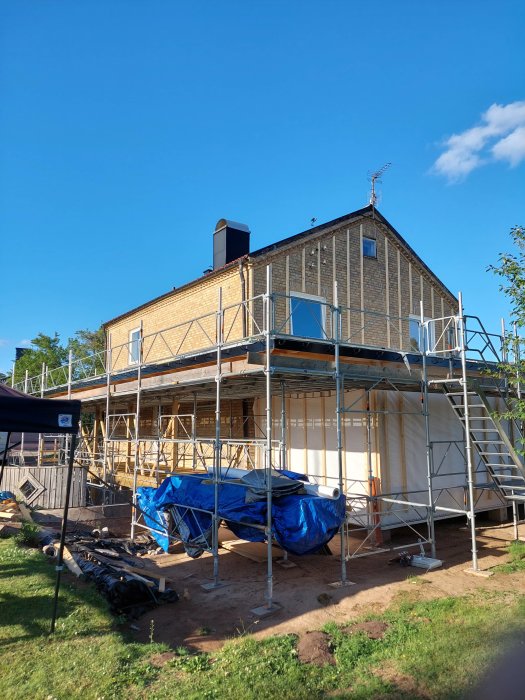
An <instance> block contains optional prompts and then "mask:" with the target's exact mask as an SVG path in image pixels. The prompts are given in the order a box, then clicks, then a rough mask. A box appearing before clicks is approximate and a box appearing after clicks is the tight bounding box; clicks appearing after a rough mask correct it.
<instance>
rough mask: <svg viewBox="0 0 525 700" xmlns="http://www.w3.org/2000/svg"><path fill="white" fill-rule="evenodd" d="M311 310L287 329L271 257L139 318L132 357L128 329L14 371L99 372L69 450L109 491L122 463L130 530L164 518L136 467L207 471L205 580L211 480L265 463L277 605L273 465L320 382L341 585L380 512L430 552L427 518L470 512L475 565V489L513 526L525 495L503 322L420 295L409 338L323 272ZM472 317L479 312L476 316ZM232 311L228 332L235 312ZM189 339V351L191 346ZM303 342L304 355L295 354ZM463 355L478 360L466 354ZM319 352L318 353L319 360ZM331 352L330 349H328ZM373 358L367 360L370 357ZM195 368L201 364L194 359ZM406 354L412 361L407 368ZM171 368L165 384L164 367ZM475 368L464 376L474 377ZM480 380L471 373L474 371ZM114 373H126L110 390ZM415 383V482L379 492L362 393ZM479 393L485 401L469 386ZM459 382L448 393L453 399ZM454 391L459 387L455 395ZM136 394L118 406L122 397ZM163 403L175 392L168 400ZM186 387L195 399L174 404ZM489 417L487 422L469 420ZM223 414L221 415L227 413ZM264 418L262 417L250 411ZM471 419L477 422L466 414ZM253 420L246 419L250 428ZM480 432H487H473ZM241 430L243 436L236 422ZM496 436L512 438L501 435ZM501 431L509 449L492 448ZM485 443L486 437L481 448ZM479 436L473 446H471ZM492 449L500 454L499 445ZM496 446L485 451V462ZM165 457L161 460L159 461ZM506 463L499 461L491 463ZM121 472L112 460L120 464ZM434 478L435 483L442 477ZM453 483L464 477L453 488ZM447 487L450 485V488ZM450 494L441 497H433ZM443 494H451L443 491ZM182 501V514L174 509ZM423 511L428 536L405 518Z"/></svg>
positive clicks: (269, 599) (286, 302)
mask: <svg viewBox="0 0 525 700" xmlns="http://www.w3.org/2000/svg"><path fill="white" fill-rule="evenodd" d="M322 306H323V309H322V313H321V314H320V315H319V316H315V318H314V319H313V320H314V327H315V324H317V327H315V331H314V333H313V334H312V335H311V336H310V337H308V336H307V337H304V336H303V337H300V338H298V336H297V335H294V333H293V332H292V318H291V317H292V304H291V297H290V296H289V295H283V294H281V293H275V292H273V290H272V269H271V265H269V266H268V267H267V268H266V289H265V292H264V294H261V295H258V296H255V297H253V298H251V299H248V300H244V301H242V302H240V303H237V304H233V305H231V306H224V305H223V297H222V290H219V293H218V299H217V308H216V311H215V312H213V313H212V314H206V315H203V316H200V317H198V318H194V319H191V320H190V321H187V322H184V323H180V324H176V325H174V326H171V327H170V328H167V329H162V330H160V331H157V332H155V333H152V334H149V335H145V334H144V332H143V327H142V324H141V326H140V329H139V330H140V334H139V340H138V357H137V359H136V362H135V363H134V365H133V366H132V367H130V364H129V357H130V354H131V341H130V342H128V343H124V344H121V345H120V346H115V347H111V346H110V347H108V349H107V352H106V354H105V356H104V357H102V356H101V355H100V354H99V355H97V356H93V357H92V358H86V359H84V360H82V361H76V362H73V361H72V359H71V357H70V359H69V365H68V366H67V367H62V368H59V369H58V370H52V371H47V370H46V368H45V367H44V368H43V369H42V373H41V375H40V377H37V378H31V379H30V378H28V377H26V378H25V387H26V388H27V389H28V391H29V393H36V394H40V395H52V394H57V393H60V392H64V391H67V393H68V395H69V396H71V393H72V389H73V388H75V389H84V390H90V389H92V388H93V387H101V386H102V387H104V386H105V392H103V393H102V394H101V393H99V394H96V395H95V397H94V398H91V397H89V398H87V399H86V405H89V401H98V402H99V403H100V402H101V400H103V401H104V404H105V411H104V418H103V425H101V432H100V433H98V434H95V433H96V425H95V427H94V428H93V429H92V430H91V429H90V430H88V429H87V428H86V429H85V430H84V428H83V438H84V439H83V440H81V444H80V446H79V448H78V452H77V458H78V461H79V462H80V463H82V464H85V465H90V466H91V468H92V469H94V471H96V473H97V474H98V476H99V477H100V480H101V483H102V485H103V489H102V490H103V492H104V493H105V498H107V497H108V495H109V492H107V491H106V489H105V485H107V484H110V485H111V484H114V483H116V480H117V478H118V477H119V470H122V469H123V474H124V476H126V477H128V478H129V484H128V485H129V486H130V487H131V490H132V500H133V515H132V524H131V536H132V537H135V536H136V533H137V529H139V528H140V529H146V530H150V531H152V532H161V531H164V529H165V527H166V523H158V528H157V527H156V526H155V525H153V526H152V525H151V524H149V525H148V524H147V523H146V521H145V519H144V517H143V516H144V514H143V513H142V512H141V511H140V508H139V507H138V503H137V488H138V486H139V481H142V482H144V480H149V481H148V483H150V484H155V485H157V486H158V485H159V483H160V482H161V480H162V479H163V478H164V477H166V476H170V475H171V474H173V473H175V472H176V471H178V470H180V469H182V470H185V471H187V472H190V473H201V474H202V472H203V471H205V472H208V473H209V475H210V479H211V485H212V486H213V493H214V507H213V509H211V510H208V511H202V512H206V514H207V515H209V516H210V517H211V531H210V532H204V531H202V532H201V533H200V537H199V540H200V543H199V545H200V546H202V547H203V548H204V549H205V550H206V551H209V552H210V553H211V554H212V558H213V581H212V583H211V584H210V585H209V586H208V587H209V588H216V587H218V586H220V585H222V582H221V580H220V575H219V528H220V525H221V519H220V516H219V509H218V505H219V493H220V489H221V486H222V484H224V483H225V477H226V476H227V475H228V472H229V470H231V469H235V468H237V467H239V466H244V467H246V468H248V469H250V468H255V467H258V468H262V469H263V470H264V475H265V476H264V486H265V491H266V504H267V511H266V512H267V521H266V524H265V526H264V528H263V531H264V535H265V539H266V542H267V571H266V601H265V606H266V609H267V610H268V611H270V610H272V609H273V608H274V600H273V569H272V566H273V564H272V544H273V542H272V539H273V538H272V527H273V521H272V504H273V496H272V478H271V477H272V471H273V470H282V469H288V468H289V466H290V465H289V464H288V458H287V455H288V445H287V423H288V416H287V409H286V398H287V397H290V396H294V395H301V394H303V395H305V394H306V393H311V394H319V393H322V392H327V393H328V394H329V395H330V396H332V395H334V396H335V431H336V454H337V475H336V476H330V477H328V476H326V477H325V478H326V480H327V481H330V480H332V481H335V482H336V486H337V488H338V489H339V492H340V493H344V494H345V495H346V503H347V513H346V517H345V520H344V522H343V524H342V526H341V531H340V543H341V552H340V554H341V557H340V559H341V569H340V580H339V582H338V583H339V585H342V586H344V585H348V584H349V581H348V578H347V563H348V562H349V561H350V560H353V559H356V558H358V557H361V556H366V555H368V554H373V553H376V552H384V551H391V550H392V549H395V547H394V548H392V547H390V546H387V545H385V543H384V542H383V538H382V532H383V531H384V529H385V527H386V528H388V527H394V526H399V525H402V526H405V527H407V528H408V529H409V530H410V531H411V532H412V533H413V534H414V537H415V540H414V542H410V543H408V544H406V543H405V544H403V548H404V549H405V548H407V547H410V546H421V544H423V545H427V546H428V547H429V548H430V551H431V555H432V557H435V556H436V535H435V521H436V519H437V518H439V517H443V516H457V515H462V516H466V518H467V520H468V521H469V523H470V529H471V542H472V570H474V571H478V570H479V565H478V558H477V546H476V524H475V518H476V505H477V504H478V502H479V499H480V496H481V494H482V492H484V491H486V490H491V491H493V492H495V493H496V494H497V497H498V500H497V503H498V504H499V505H501V506H507V505H508V504H511V505H512V509H513V522H514V529H515V534H516V537H517V536H518V525H519V517H518V516H519V511H518V507H517V505H518V503H519V502H520V501H525V471H524V468H523V464H522V462H521V459H520V458H519V457H518V455H517V453H516V452H515V450H514V448H513V445H514V444H516V441H517V440H519V439H521V433H520V432H519V429H518V426H516V425H504V424H503V423H502V422H495V418H494V411H493V410H492V408H491V404H490V400H491V397H492V398H493V397H497V398H498V399H501V400H503V401H508V400H509V388H508V386H507V385H506V384H505V382H504V381H503V380H501V379H500V378H499V377H497V376H496V375H495V374H494V372H495V370H496V369H497V365H498V363H499V362H500V361H501V359H508V357H507V356H505V355H504V353H505V348H506V346H507V342H506V336H505V332H504V329H503V332H502V335H501V336H495V335H491V334H488V333H487V332H486V331H485V329H484V328H483V326H482V325H481V324H480V323H479V322H478V320H477V319H475V317H467V316H465V315H464V312H463V303H462V298H461V295H460V296H459V310H458V313H457V314H455V315H452V316H449V317H443V318H435V319H430V320H429V319H425V317H424V313H423V305H422V304H421V314H420V320H419V324H418V325H419V334H420V337H419V340H418V342H417V343H416V345H414V340H413V339H411V338H410V324H411V321H412V319H409V318H401V317H393V316H388V315H385V314H380V313H377V312H370V311H366V310H364V309H354V308H351V307H344V306H342V305H340V302H339V298H338V289H337V283H334V290H333V303H332V304H329V303H325V304H322ZM476 324H478V325H477V326H476ZM239 325H242V333H241V334H240V335H239V333H238V327H239ZM369 325H372V326H373V327H374V328H375V329H377V328H379V329H380V331H379V332H380V334H382V336H383V337H384V339H385V342H386V345H385V346H382V345H380V344H377V345H375V344H370V342H368V343H366V342H365V340H366V338H367V334H366V331H367V328H368V326H369ZM298 342H299V347H300V348H302V349H303V350H304V352H303V355H302V356H301V357H302V359H301V360H297V359H294V357H293V353H292V355H291V356H290V355H288V356H287V355H286V351H287V350H289V349H290V348H292V350H293V351H295V350H296V349H297V347H298V346H297V343H298ZM196 348H198V350H196ZM309 353H311V356H312V357H311V359H310V358H309V357H306V359H304V357H305V356H307V355H308V354H309ZM240 355H243V356H244V355H245V356H246V357H247V358H248V359H247V360H246V362H245V363H244V364H243V365H242V366H241V367H240V368H237V369H235V368H234V363H233V361H232V358H235V357H239V356H240ZM472 355H474V356H475V357H474V359H472ZM320 357H321V359H319V358H320ZM325 357H327V358H328V359H323V358H325ZM370 358H373V359H374V362H368V360H370ZM193 365H198V366H199V367H201V369H200V371H199V374H198V376H197V375H196V374H195V372H193V373H192V366H193ZM416 369H417V372H416V371H415V370H416ZM170 371H171V372H174V371H177V372H179V375H178V376H180V377H181V379H179V381H177V382H176V383H169V382H165V383H163V381H161V380H160V379H159V377H163V376H164V375H166V374H168V373H169V372H170ZM473 378H474V379H473ZM473 382H475V385H474V384H473ZM116 385H123V386H125V387H128V388H126V389H124V390H119V391H118V393H117V392H115V391H113V389H115V387H116ZM349 389H357V390H359V391H360V392H361V394H360V397H361V398H360V399H359V400H357V399H355V398H354V400H353V401H351V402H350V403H347V399H348V391H349ZM168 391H169V392H171V394H170V396H172V395H173V396H176V397H177V402H176V403H177V404H178V406H177V410H169V412H165V408H164V404H163V401H162V397H163V392H168ZM378 391H391V392H399V394H400V395H402V394H403V393H405V392H417V393H418V394H419V395H420V397H421V401H420V407H419V410H417V411H415V410H408V409H405V408H403V406H401V407H400V408H399V411H398V413H399V414H400V415H415V416H417V418H418V420H420V424H421V430H422V431H424V435H425V445H426V454H425V459H424V462H425V472H426V488H425V489H422V490H418V491H415V490H411V489H410V488H408V486H407V488H406V489H396V490H392V491H391V492H384V491H383V490H382V488H381V484H380V482H379V479H378V477H377V476H375V475H374V471H373V467H372V441H371V433H372V425H373V422H374V421H377V420H378V419H379V417H380V416H382V415H385V414H389V415H391V414H392V413H395V411H392V410H388V409H386V408H378V407H377V406H373V405H372V400H371V397H372V396H373V394H374V392H378ZM434 393H442V394H445V396H446V397H447V399H448V401H449V403H451V406H452V410H453V411H454V413H455V414H456V416H457V417H458V418H459V419H460V422H461V424H462V428H463V432H464V440H463V441H459V440H452V439H451V440H433V439H432V429H431V411H430V407H429V403H430V402H429V397H430V395H431V394H434ZM480 395H483V396H485V397H489V398H488V399H487V400H486V402H485V403H484V408H483V411H484V413H483V415H481V414H480V411H481V410H482V409H481V408H480V407H478V406H474V404H473V403H472V400H471V397H472V396H477V397H479V396H480ZM254 397H258V399H260V400H261V402H263V404H264V414H263V415H262V416H255V415H254V414H253V411H252V413H251V415H244V414H243V415H242V416H241V417H240V420H239V421H238V428H239V430H240V429H241V428H242V431H241V430H240V432H242V433H243V434H241V435H233V434H232V429H231V426H232V415H231V406H232V401H234V400H241V401H244V400H248V399H253V398H254ZM274 397H276V398H277V399H278V400H280V411H279V412H278V415H277V416H274V415H273V413H274V412H273V403H274V402H273V399H274ZM455 397H457V399H456V398H455ZM460 399H461V400H460ZM227 400H229V401H230V416H229V418H230V422H229V425H230V431H229V434H228V436H225V435H224V432H223V429H222V424H223V419H224V415H223V413H224V403H225V401H227ZM145 401H148V402H149V405H150V407H151V406H153V405H154V403H155V401H156V411H157V415H156V419H155V421H154V425H155V429H154V430H153V431H151V434H150V435H145V434H144V432H143V431H142V429H141V419H142V415H143V404H144V402H145ZM126 402H127V404H128V406H129V405H131V404H133V407H132V409H128V408H126V407H125V406H124V404H126ZM173 402H175V401H174V400H173ZM183 402H186V405H190V411H189V412H188V411H185V412H179V411H178V408H179V407H180V405H181V404H182V403H183ZM203 402H207V403H206V405H207V409H208V410H209V411H210V414H211V413H213V417H211V415H210V420H209V422H208V423H209V424H208V433H207V434H206V435H202V434H199V432H198V426H199V421H198V414H199V407H201V408H202V406H203ZM352 414H359V415H360V416H361V417H364V421H365V425H366V435H367V440H366V460H367V469H368V475H367V478H366V480H356V479H350V478H348V475H347V474H346V473H345V470H344V450H345V446H344V439H343V438H344V421H345V420H346V419H347V417H349V416H351V415H352ZM487 414H488V418H491V419H492V424H491V425H490V426H489V428H486V427H484V428H480V427H479V422H480V421H481V420H482V419H484V420H487ZM226 418H228V416H226ZM261 418H262V421H261V420H260V419H261ZM476 421H478V424H476ZM248 424H249V428H250V429H249V430H248V431H245V428H246V426H247V425H248ZM480 431H486V435H487V438H486V439H485V440H484V438H483V437H482V433H481V432H480ZM244 432H250V433H251V435H249V436H244ZM503 435H506V436H507V437H506V438H505V437H503V438H502V436H503ZM499 443H504V446H505V448H506V450H507V452H506V453H505V454H504V453H503V452H501V448H500V452H498V453H495V452H494V448H495V446H496V445H498V444H499ZM482 445H485V449H481V448H482ZM474 448H476V450H477V453H478V460H477V461H476V458H475V453H474ZM451 453H459V454H461V456H462V459H463V460H464V464H465V470H464V472H463V474H464V476H465V477H466V479H465V483H464V485H463V486H461V487H459V486H457V485H456V486H455V487H454V489H452V488H451V487H450V486H447V484H446V479H447V478H449V479H450V478H451V477H458V478H459V477H461V476H462V473H461V472H458V471H455V472H451V471H447V469H446V463H447V457H448V456H450V454H451ZM495 454H497V458H496V457H495V456H494V455H495ZM492 460H496V462H493V461H492ZM170 464H171V466H170ZM496 464H497V465H498V466H500V467H501V469H500V470H499V472H498V471H497V469H496V466H495V465H496ZM482 472H483V473H487V474H488V475H489V476H490V477H491V480H489V481H487V482H486V483H479V480H477V479H476V475H478V474H480V473H482ZM120 476H122V474H121V475H120ZM444 482H445V483H444ZM458 489H459V491H461V490H462V491H463V493H462V494H461V497H459V496H458ZM445 496H446V497H447V499H445ZM445 500H447V504H444V501H445ZM451 502H452V505H451ZM198 511H199V509H198V508H193V509H192V508H188V507H187V506H184V505H181V504H174V507H173V508H172V509H171V511H170V517H171V520H170V526H169V528H168V533H167V534H168V538H169V539H170V540H171V541H173V542H175V541H179V540H180V539H181V528H182V523H183V522H184V520H185V517H192V516H191V515H190V513H193V516H195V514H196V513H197V512H198ZM183 516H184V517H183ZM420 523H424V524H425V525H426V535H423V534H422V533H421V531H420V529H418V528H417V527H416V524H420ZM358 532H362V533H363V535H362V538H361V540H360V541H359V543H358V546H357V548H354V549H352V547H351V546H350V541H351V536H352V537H354V536H355V534H356V533H358Z"/></svg>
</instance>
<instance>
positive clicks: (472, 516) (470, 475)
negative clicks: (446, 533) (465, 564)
mask: <svg viewBox="0 0 525 700" xmlns="http://www.w3.org/2000/svg"><path fill="white" fill-rule="evenodd" d="M458 305H459V315H458V331H459V333H458V334H459V351H460V354H461V386H462V389H463V415H464V423H465V426H464V427H465V453H466V458H467V485H468V499H469V502H468V512H467V518H468V520H469V522H470V538H471V543H472V549H471V551H472V571H475V572H477V571H479V567H478V548H477V542H476V513H475V501H474V469H473V464H472V441H471V439H470V408H469V403H468V396H469V394H468V385H467V357H466V343H465V318H464V315H463V297H462V294H461V292H459V294H458Z"/></svg>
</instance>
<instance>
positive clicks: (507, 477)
mask: <svg viewBox="0 0 525 700" xmlns="http://www.w3.org/2000/svg"><path fill="white" fill-rule="evenodd" d="M494 476H495V478H496V479H521V481H523V485H524V486H525V478H524V477H523V476H513V475H512V474H494Z"/></svg>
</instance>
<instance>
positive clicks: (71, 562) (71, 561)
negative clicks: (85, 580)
mask: <svg viewBox="0 0 525 700" xmlns="http://www.w3.org/2000/svg"><path fill="white" fill-rule="evenodd" d="M53 546H54V547H60V542H58V541H56V542H53ZM63 558H64V564H65V565H66V566H67V568H68V569H69V570H70V571H71V573H72V574H75V576H76V577H77V578H78V577H80V576H82V569H81V568H80V566H79V565H78V564H77V562H76V561H75V558H74V556H73V555H72V554H71V552H70V551H69V549H68V548H67V546H66V545H64V552H63Z"/></svg>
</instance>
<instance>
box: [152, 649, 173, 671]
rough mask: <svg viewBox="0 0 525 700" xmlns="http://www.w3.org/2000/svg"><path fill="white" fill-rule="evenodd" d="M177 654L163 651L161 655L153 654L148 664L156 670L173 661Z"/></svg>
mask: <svg viewBox="0 0 525 700" xmlns="http://www.w3.org/2000/svg"><path fill="white" fill-rule="evenodd" d="M176 656H177V654H175V652H173V651H165V652H163V653H162V654H154V655H153V656H152V657H151V658H150V660H149V662H150V664H151V665H152V666H155V667H156V668H162V667H163V666H164V664H167V663H168V661H171V660H172V659H175V658H176Z"/></svg>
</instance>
